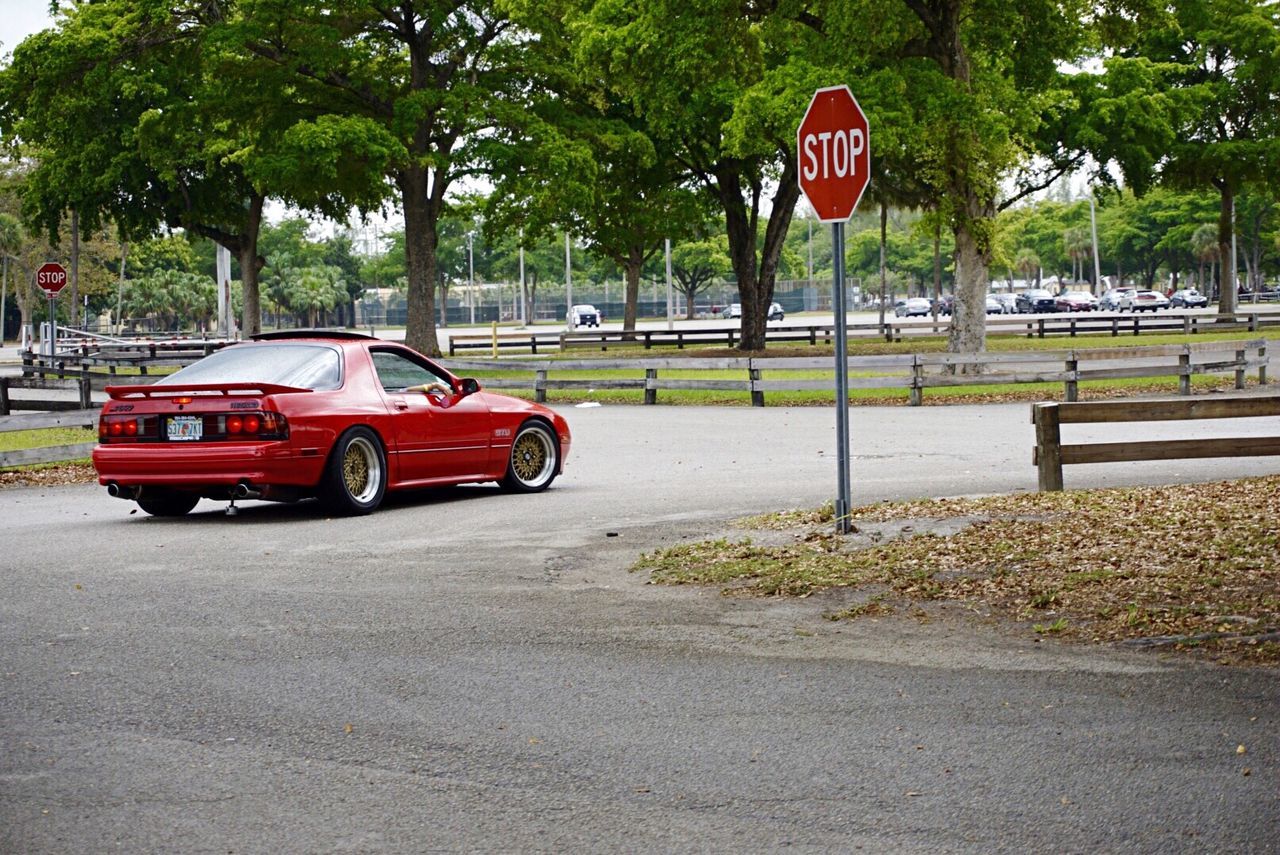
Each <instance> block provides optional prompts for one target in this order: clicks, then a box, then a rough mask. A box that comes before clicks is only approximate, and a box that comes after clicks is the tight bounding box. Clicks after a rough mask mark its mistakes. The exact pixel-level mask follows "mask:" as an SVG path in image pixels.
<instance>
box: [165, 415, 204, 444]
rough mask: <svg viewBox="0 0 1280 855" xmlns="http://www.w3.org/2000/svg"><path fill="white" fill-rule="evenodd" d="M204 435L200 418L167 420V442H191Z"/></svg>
mask: <svg viewBox="0 0 1280 855" xmlns="http://www.w3.org/2000/svg"><path fill="white" fill-rule="evenodd" d="M203 435H204V419H203V418H202V417H201V416H171V417H170V418H169V440H170V441H171V442H191V441H193V440H197V439H200V437H202V436H203Z"/></svg>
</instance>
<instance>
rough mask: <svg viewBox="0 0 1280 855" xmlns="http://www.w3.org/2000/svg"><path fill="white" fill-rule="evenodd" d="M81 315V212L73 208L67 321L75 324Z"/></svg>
mask: <svg viewBox="0 0 1280 855" xmlns="http://www.w3.org/2000/svg"><path fill="white" fill-rule="evenodd" d="M79 315H80V212H79V211H77V210H76V209H75V208H72V209H71V305H69V306H67V323H69V324H70V325H71V326H73V327H74V326H75V325H76V322H77V319H78V317H79Z"/></svg>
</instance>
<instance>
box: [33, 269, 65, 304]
mask: <svg viewBox="0 0 1280 855" xmlns="http://www.w3.org/2000/svg"><path fill="white" fill-rule="evenodd" d="M66 284H67V271H66V268H64V267H63V266H62V265H61V264H59V263H58V262H56V261H49V262H46V263H45V264H42V265H40V269H39V270H37V271H36V287H37V288H39V289H40V290H41V291H43V292H44V293H45V296H46V297H48V298H49V299H50V300H52V299H53V298H54V297H56V296H58V292H59V291H61V290H62V289H63V288H64V287H66Z"/></svg>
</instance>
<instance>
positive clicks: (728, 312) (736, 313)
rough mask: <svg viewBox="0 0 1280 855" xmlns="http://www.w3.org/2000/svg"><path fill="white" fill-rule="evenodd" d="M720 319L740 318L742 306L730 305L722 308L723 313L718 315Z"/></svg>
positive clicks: (737, 304) (739, 304)
mask: <svg viewBox="0 0 1280 855" xmlns="http://www.w3.org/2000/svg"><path fill="white" fill-rule="evenodd" d="M720 317H722V318H724V319H726V320H728V319H729V318H740V317H742V304H741V303H730V304H729V305H727V306H725V307H724V311H723V312H721V313H720Z"/></svg>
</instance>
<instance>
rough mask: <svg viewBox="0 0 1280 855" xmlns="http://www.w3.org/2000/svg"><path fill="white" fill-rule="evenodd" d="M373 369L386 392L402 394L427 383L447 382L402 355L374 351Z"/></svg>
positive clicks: (446, 383)
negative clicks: (406, 390) (412, 387)
mask: <svg viewBox="0 0 1280 855" xmlns="http://www.w3.org/2000/svg"><path fill="white" fill-rule="evenodd" d="M371 355H372V356H373V367H374V370H376V371H377V372H378V382H380V383H381V384H382V388H383V390H384V391H387V392H403V391H404V390H405V389H408V388H410V387H411V386H422V385H424V384H427V383H443V384H444V385H445V386H448V385H449V380H448V378H446V377H442V376H440V375H439V374H436V373H435V372H434V371H432V370H431V369H429V368H427V367H426V366H425V365H422V364H420V363H417V362H414V361H413V360H411V359H406V358H405V357H404V356H403V355H402V354H399V353H392V352H390V351H385V350H378V351H374V352H373V353H372V354H371Z"/></svg>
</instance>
